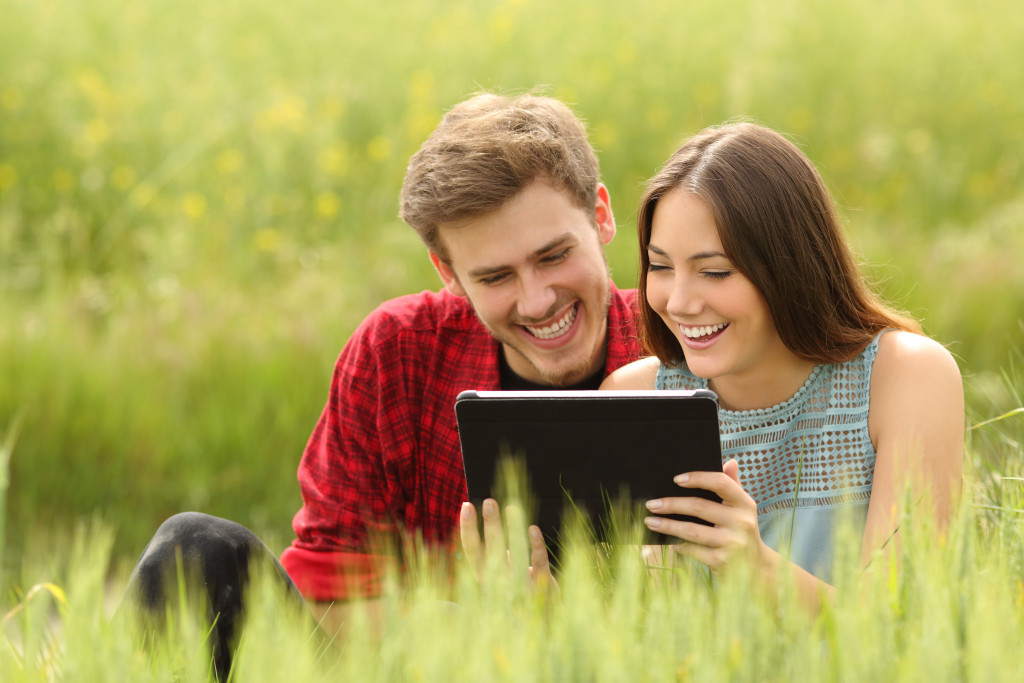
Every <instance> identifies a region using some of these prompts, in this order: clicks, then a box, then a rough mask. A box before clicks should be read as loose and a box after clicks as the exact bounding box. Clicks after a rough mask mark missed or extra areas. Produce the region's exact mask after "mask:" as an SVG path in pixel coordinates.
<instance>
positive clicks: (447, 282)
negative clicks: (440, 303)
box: [427, 251, 466, 296]
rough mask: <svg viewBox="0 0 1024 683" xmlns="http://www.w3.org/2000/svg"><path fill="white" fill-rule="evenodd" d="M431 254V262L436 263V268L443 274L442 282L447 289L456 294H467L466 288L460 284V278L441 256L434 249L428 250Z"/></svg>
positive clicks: (438, 272) (439, 273)
mask: <svg viewBox="0 0 1024 683" xmlns="http://www.w3.org/2000/svg"><path fill="white" fill-rule="evenodd" d="M427 253H429V254H430V262H431V263H433V264H434V270H436V271H437V274H438V275H440V276H441V282H443V283H444V287H445V289H447V290H448V291H449V292H451V293H452V294H454V295H455V296H466V290H464V289H463V288H462V285H461V284H459V279H458V278H457V277H455V273H453V272H452V269H451V268H449V267H448V264H447V263H445V262H444V261H443V260H442V259H441V257H440V256H438V255H437V254H436V253H435V252H433V251H428V252H427Z"/></svg>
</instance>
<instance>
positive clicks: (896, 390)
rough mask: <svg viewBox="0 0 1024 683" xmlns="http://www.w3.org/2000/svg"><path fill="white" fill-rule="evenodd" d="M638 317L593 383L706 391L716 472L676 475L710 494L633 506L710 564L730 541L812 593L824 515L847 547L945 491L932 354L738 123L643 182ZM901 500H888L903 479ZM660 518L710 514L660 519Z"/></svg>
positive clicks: (828, 210)
mask: <svg viewBox="0 0 1024 683" xmlns="http://www.w3.org/2000/svg"><path fill="white" fill-rule="evenodd" d="M637 225H638V236H639V241H640V257H641V265H642V267H641V275H640V287H639V289H640V292H639V293H640V327H641V336H642V340H643V342H644V344H645V346H646V348H647V349H648V350H649V351H650V352H651V353H653V354H654V356H653V357H651V358H646V359H643V360H640V361H637V362H635V363H632V364H630V365H627V366H625V367H623V368H621V369H620V370H618V371H617V372H615V373H613V374H612V375H610V376H609V377H608V378H607V379H606V380H605V382H604V384H603V385H602V388H606V389H651V388H658V389H677V388H678V389H687V388H698V387H707V388H710V389H711V390H713V391H715V392H716V393H717V394H718V397H719V403H720V407H721V412H720V423H721V432H722V449H723V461H725V465H724V468H723V469H724V472H720V473H712V472H690V473H684V474H681V475H680V476H679V477H677V478H676V483H677V484H678V485H679V486H681V487H685V488H703V489H708V490H711V491H713V492H715V493H717V494H718V495H719V496H720V497H721V499H722V502H721V503H715V502H710V501H706V500H703V499H699V498H693V497H679V498H665V499H661V500H652V501H649V502H648V505H647V507H648V509H649V510H650V512H651V513H652V515H651V516H650V517H649V518H648V519H647V520H646V521H647V525H648V526H649V527H650V528H651V529H655V530H657V531H660V532H663V533H667V534H670V535H672V536H675V537H678V538H679V539H680V543H679V544H678V545H677V546H673V547H674V548H675V549H676V550H677V551H678V552H680V553H681V554H683V555H688V556H691V557H693V558H695V559H697V560H699V561H701V562H703V563H705V564H707V565H708V566H709V567H711V569H712V571H714V572H716V573H717V572H721V571H722V570H724V569H725V568H726V567H727V566H728V565H729V564H730V562H732V561H733V560H734V559H735V558H736V557H737V556H739V555H741V554H746V555H748V556H749V558H750V560H751V561H752V562H753V563H754V564H753V566H754V568H755V570H756V571H757V572H758V573H759V574H760V575H762V576H764V577H765V578H766V580H768V581H775V580H777V579H778V578H780V577H781V574H782V573H783V572H789V573H791V574H792V575H793V577H794V579H795V580H796V585H797V586H798V590H799V592H800V593H801V594H802V595H803V596H804V597H805V598H806V599H807V601H808V602H809V603H811V604H812V605H816V604H818V601H819V600H820V599H821V597H822V594H823V592H824V593H828V592H829V591H831V590H832V588H831V586H829V585H828V583H827V582H828V581H829V580H830V578H831V559H832V554H833V540H834V539H833V537H834V534H835V531H836V528H837V525H838V521H839V520H840V519H841V518H845V516H847V515H852V517H853V518H854V520H855V521H856V522H857V523H859V524H863V530H864V536H863V545H862V550H861V557H862V560H863V561H864V562H866V561H867V560H868V559H869V557H870V556H871V555H872V554H873V553H874V552H875V551H876V550H878V549H879V548H880V547H882V546H883V544H884V543H885V542H886V540H887V539H889V538H890V537H891V536H892V534H893V532H894V530H895V529H896V528H897V527H898V525H899V515H900V514H903V513H906V512H910V514H920V513H921V512H923V511H928V512H929V514H934V515H935V517H936V518H937V519H938V520H939V521H940V523H941V522H942V521H944V520H946V519H948V517H949V516H950V514H951V511H952V509H953V507H954V505H955V499H956V495H957V492H958V490H959V485H960V478H961V459H962V455H963V434H964V432H963V428H964V406H963V387H962V382H961V379H960V372H959V370H958V368H957V365H956V363H955V361H954V360H953V358H952V356H951V355H950V354H949V352H947V351H946V349H945V348H943V347H942V346H941V345H939V344H938V343H936V342H935V341H932V340H930V339H928V338H927V337H924V336H922V335H921V334H920V327H919V326H918V325H917V324H916V323H915V322H913V321H911V320H909V319H907V318H906V317H904V316H902V315H900V314H898V313H896V312H895V311H893V310H891V309H889V308H887V307H886V306H885V305H883V304H882V303H881V302H880V301H879V299H878V298H877V297H876V296H875V295H874V294H872V293H871V292H870V291H869V289H868V287H867V286H866V285H865V283H864V280H863V278H862V277H861V275H860V274H859V273H858V270H857V267H856V264H855V261H854V259H853V257H852V254H851V251H850V249H849V247H848V245H847V244H846V242H845V240H844V238H843V235H842V232H841V229H840V225H839V219H838V216H837V213H836V210H835V207H834V205H833V202H832V200H831V197H830V196H829V194H828V191H827V190H826V188H825V186H824V183H823V182H822V180H821V177H820V176H819V175H818V173H817V171H816V170H815V168H814V166H813V165H812V164H811V162H810V161H809V160H808V159H807V157H806V156H804V154H803V153H802V152H801V151H800V150H799V149H797V147H796V146H795V145H793V144H792V143H790V142H789V141H788V140H786V139H785V138H784V137H782V136H781V135H779V134H778V133H775V132H774V131H771V130H769V129H767V128H764V127H761V126H758V125H754V124H750V123H739V124H732V125H726V126H721V127H716V128H710V129H708V130H705V131H703V132H702V133H700V134H698V135H696V136H695V137H693V138H691V139H690V140H689V141H687V142H686V143H685V144H684V145H683V146H682V147H681V148H680V149H679V150H678V151H676V153H675V154H673V155H672V157H671V158H670V159H669V160H668V162H667V163H666V165H665V166H664V168H663V169H662V170H661V171H660V172H659V173H658V174H657V176H655V177H654V178H653V179H652V180H651V181H650V183H649V184H648V188H647V192H646V193H645V195H644V197H643V200H642V202H641V206H640V210H639V212H638V216H637ZM908 486H909V487H910V488H911V490H912V493H913V495H912V496H911V497H912V499H913V500H915V501H917V500H918V499H921V500H923V501H925V502H922V503H920V504H919V505H918V506H917V507H916V508H915V509H914V510H912V511H902V512H900V511H898V510H897V503H898V502H899V501H901V500H902V499H903V494H904V491H905V487H908ZM671 513H677V514H685V515H692V516H696V517H700V518H702V519H704V520H706V521H707V522H709V523H710V524H711V525H712V526H705V525H700V524H693V523H686V522H681V521H676V520H672V519H669V518H666V517H664V516H663V515H666V514H671Z"/></svg>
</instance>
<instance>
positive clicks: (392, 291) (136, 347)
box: [0, 0, 1024, 575]
mask: <svg viewBox="0 0 1024 683" xmlns="http://www.w3.org/2000/svg"><path fill="white" fill-rule="evenodd" d="M0 16H2V17H3V20H2V21H0V428H6V427H7V425H9V424H10V423H11V418H12V417H13V416H14V415H16V414H20V415H21V416H22V419H21V422H20V425H21V429H20V437H19V440H18V443H17V449H16V451H15V453H14V457H13V459H12V461H11V479H10V481H11V485H10V488H9V489H8V490H7V492H6V495H7V506H6V511H7V535H6V538H7V546H6V547H5V551H7V552H5V555H4V558H3V560H2V563H3V565H4V566H5V567H6V568H7V569H8V570H9V571H10V570H13V569H15V568H18V567H21V566H22V562H23V560H24V559H25V558H31V557H33V556H43V557H45V556H48V555H49V554H51V553H52V552H53V547H51V544H52V540H51V539H53V538H55V537H56V536H55V535H54V534H53V532H52V530H53V529H54V528H55V527H56V528H57V529H62V530H64V531H68V530H70V529H73V528H74V526H75V524H76V523H77V520H79V519H82V518H89V517H92V516H93V515H94V514H99V515H100V516H102V517H103V518H105V519H107V520H108V521H110V522H111V523H112V525H113V526H114V527H115V528H116V537H115V538H114V540H113V541H112V543H113V550H112V558H111V560H112V562H113V564H114V565H115V566H116V565H117V564H119V563H120V562H122V561H124V560H126V559H127V560H129V561H130V560H131V559H132V558H134V557H136V556H137V555H138V553H139V552H140V551H141V549H142V547H143V545H144V543H145V542H146V540H147V539H148V538H149V536H150V534H151V533H152V531H153V530H154V529H155V528H156V526H157V525H158V524H159V523H160V522H161V521H162V520H163V519H164V518H166V517H167V516H168V515H169V514H171V513H173V512H178V511H181V510H185V509H201V510H203V511H205V512H211V513H213V514H217V515H221V516H225V517H229V518H231V519H235V520H237V521H239V522H241V523H243V524H245V525H247V526H249V527H250V528H253V529H254V530H255V531H257V532H258V533H260V534H261V535H262V536H264V537H265V538H267V540H268V541H269V542H270V543H271V545H272V547H276V548H280V547H281V545H282V544H283V543H285V542H287V539H288V538H289V537H290V528H289V521H290V519H291V516H292V514H293V513H294V512H295V510H296V509H297V508H298V505H299V496H298V487H297V485H296V483H295V475H294V473H295V468H296V465H297V462H298V458H299V454H300V453H301V450H302V447H303V445H304V443H305V441H306V439H307V437H308V435H309V433H310V431H311V429H312V427H313V424H314V422H315V420H316V417H317V415H318V412H319V410H320V407H321V406H322V404H323V400H324V397H325V394H326V390H327V381H328V376H329V372H330V368H331V364H332V362H333V360H334V358H335V356H336V354H337V352H338V351H339V350H340V348H341V347H342V345H343V344H344V342H345V340H346V339H347V337H348V335H349V334H350V333H351V331H352V330H353V329H354V327H355V325H356V324H357V323H358V321H359V320H360V319H361V318H362V317H363V316H364V315H365V314H366V313H367V312H368V311H369V310H370V309H371V308H372V307H373V306H374V305H376V303H378V302H379V301H380V300H382V299H384V298H386V297H390V296H394V295H398V294H402V293H406V292H409V291H415V290H418V289H421V288H434V287H436V285H437V280H436V277H435V275H434V274H433V271H432V269H431V267H430V266H429V264H428V261H427V259H426V258H425V254H424V253H423V249H422V247H421V245H420V244H419V243H418V242H417V240H416V238H415V236H414V235H413V233H412V231H411V230H409V229H408V228H407V227H405V226H404V225H402V224H401V222H400V221H399V220H398V218H397V202H396V197H397V193H398V188H399V186H400V183H401V178H402V173H403V171H404V168H405V163H406V160H407V158H408V156H409V155H410V154H411V153H412V152H413V151H414V150H415V149H416V148H417V147H418V145H419V144H420V143H421V142H422V140H423V139H424V137H425V136H426V135H427V134H428V133H429V131H430V130H431V129H432V128H433V127H434V125H435V124H436V122H437V120H438V119H439V117H440V116H441V114H442V112H443V111H444V110H445V109H446V108H447V107H449V106H451V105H452V104H453V103H455V102H456V101H458V100H460V99H462V98H463V97H465V96H466V95H468V94H469V93H471V92H473V91H475V90H477V89H482V88H486V89H497V90H502V91H522V90H529V89H532V88H535V87H537V86H538V85H540V86H543V87H544V89H545V91H546V92H548V93H550V94H553V95H556V96H558V97H562V98H564V99H565V100H567V101H568V102H570V103H571V104H573V105H574V107H575V109H576V110H577V111H578V112H579V113H580V114H581V115H582V116H583V117H584V118H585V119H586V120H587V122H588V124H589V126H590V130H591V133H592V139H593V141H594V143H595V145H596V147H597V148H598V150H599V154H600V157H601V160H602V168H603V174H604V180H605V182H606V183H607V184H608V186H609V188H610V189H611V192H612V197H613V206H614V207H615V210H616V214H617V216H618V218H619V228H620V232H621V234H620V235H619V237H618V239H617V240H615V242H613V244H612V245H611V246H610V247H609V261H610V263H611V265H612V267H613V272H614V275H615V278H616V280H617V282H618V284H620V285H621V286H629V285H631V284H632V283H633V282H634V280H635V268H636V266H635V261H636V248H635V245H634V239H633V229H632V226H631V221H632V219H633V215H634V206H635V203H636V200H637V198H638V196H639V194H640V192H641V185H642V182H643V179H644V178H646V177H649V176H650V175H651V174H652V173H653V172H654V171H655V169H656V168H657V167H658V166H659V165H660V163H661V162H662V161H663V160H664V159H665V158H667V157H668V155H669V153H670V152H671V151H672V150H673V149H674V148H675V146H676V145H677V144H678V143H679V142H680V141H681V140H682V139H683V138H684V137H685V136H686V135H688V134H691V133H693V132H695V131H697V130H698V129H700V128H701V127H703V126H705V125H709V124H714V123H718V122H721V121H724V120H727V119H730V118H733V117H738V116H747V117H752V118H754V119H756V120H759V121H762V122H764V123H766V124H768V125H771V126H774V127H776V128H778V129H780V130H782V131H784V132H786V133H789V134H790V135H792V136H793V137H794V139H796V140H797V141H798V142H799V143H800V144H801V145H802V146H803V148H804V149H805V150H807V152H808V154H809V155H810V156H811V158H812V159H813V160H814V161H815V163H816V164H818V166H819V168H820V169H821V171H822V173H823V174H824V176H825V177H826V179H827V180H828V182H829V183H830V185H831V187H832V188H833V189H834V190H835V194H836V196H837V199H838V200H839V203H840V205H841V209H842V211H843V213H844V215H845V216H846V218H847V222H848V227H849V233H850V236H851V238H852V240H853V242H854V244H855V246H856V247H857V249H858V252H859V253H860V254H862V255H863V256H864V258H865V259H866V260H867V261H869V262H871V263H873V264H875V265H874V266H873V267H871V269H870V273H871V274H872V276H873V277H875V278H876V279H878V280H880V281H881V282H882V286H883V288H884V291H885V292H886V294H887V295H888V296H890V297H891V298H892V299H893V300H895V301H897V302H899V303H900V304H902V305H905V306H906V307H907V308H909V309H910V310H911V312H913V313H914V314H916V315H919V316H921V317H922V318H923V319H924V322H925V325H926V328H927V329H928V331H929V332H930V333H931V334H933V335H935V336H936V337H937V338H938V339H940V340H941V341H943V342H944V343H948V344H950V346H951V348H952V349H953V351H954V352H955V353H956V354H957V355H958V357H959V358H960V360H961V364H962V368H963V370H964V373H965V376H967V378H968V389H969V396H970V398H971V401H970V405H971V409H972V413H973V415H974V417H975V418H976V419H975V421H981V420H982V419H987V418H990V417H993V416H996V415H1001V414H1003V413H1005V412H1007V411H1009V410H1012V409H1014V408H1017V407H1019V406H1021V405H1024V403H1022V402H1021V401H1020V399H1019V397H1016V398H1015V397H1014V396H1012V395H1011V394H1010V393H1009V392H1008V391H1007V389H1006V388H1005V385H1004V383H1002V382H1001V381H1000V378H999V368H1001V367H1002V366H1003V365H1004V364H1005V363H1006V359H1007V358H1008V357H1009V353H1010V349H1013V348H1015V347H1020V346H1024V329H1022V328H1021V327H1020V325H1019V324H1018V321H1019V319H1020V311H1021V305H1020V304H1021V302H1022V301H1024V280H1022V277H1024V269H1021V268H1019V267H1017V263H1016V260H1017V258H1018V255H1019V254H1021V253H1024V230H1021V224H1022V222H1024V220H1022V217H1024V188H1022V186H1021V183H1020V180H1019V179H1020V177H1021V176H1022V171H1021V166H1020V164H1021V157H1020V154H1019V150H1020V149H1022V148H1024V140H1022V137H1024V129H1022V127H1021V126H1020V125H1019V124H1020V121H1021V120H1024V94H1022V92H1024V91H1022V90H1021V88H1020V87H1019V84H1020V83H1022V82H1024V73H1022V70H1024V62H1022V60H1020V59H1018V58H1017V57H1016V55H1017V52H1018V50H1017V43H1018V41H1019V36H1020V35H1022V33H1024V13H1021V12H1019V11H1017V5H1016V3H1015V2H1012V0H987V1H985V2H981V3H974V4H965V3H961V2H957V1H955V0H933V1H929V2H923V1H922V0H916V1H915V0H905V1H899V2H884V3H883V2H877V1H875V0H868V1H866V2H858V3H853V2H850V3H833V2H823V1H820V0H807V1H801V0H783V1H782V2H766V1H762V0H739V1H738V2H734V3H730V4H728V5H723V4H722V3H711V2H703V1H699V2H684V3H679V2H670V1H669V0H637V1H636V2H631V3H626V4H623V3H601V2H593V1H587V2H584V1H582V0H566V1H565V2H559V3H554V4H552V3H542V2H539V1H538V0H509V1H497V2H487V3H481V2H476V1H472V0H445V1H444V2H441V1H436V0H428V1H425V2H394V3H383V4H381V3H359V2H351V1H346V0H342V1H341V2H324V1H323V0H298V2H293V3H280V2H269V1H268V0H223V1H220V2H215V3H209V2H199V1H197V0H179V1H176V2H170V1H169V0H152V1H150V2H144V3H132V4H130V5H125V4H124V3H116V2H112V1H111V0H96V1H94V2H72V1H70V0H0ZM978 434H979V435H978V437H977V438H976V439H975V448H974V451H973V452H974V454H975V456H974V457H975V458H976V459H977V460H978V461H979V462H980V463H981V465H980V467H981V469H982V470H983V472H985V474H983V475H982V476H981V480H982V481H984V482H989V483H988V484H987V485H988V486H989V488H988V489H987V491H988V493H990V494H991V495H992V497H993V503H992V504H993V505H994V506H996V507H999V506H1004V505H1005V501H1003V499H1002V498H1000V496H1004V495H1007V492H1008V491H1010V490H1012V489H1013V486H1015V485H1016V484H1014V483H1013V482H1012V480H1004V479H999V476H1000V475H998V474H996V473H994V472H992V473H988V472H989V470H988V469H986V467H988V468H989V469H991V468H998V467H999V465H997V464H995V463H1001V462H1004V460H1003V457H1002V456H1003V455H1004V454H1005V453H1008V452H1011V451H1012V452H1016V453H1019V443H1020V440H1019V439H1017V440H1016V442H1015V443H1007V442H1004V441H1000V440H999V439H994V438H990V437H988V436H984V435H983V432H979V433H978ZM989 449H991V450H989ZM1014 449H1016V450H1014ZM985 463H988V465H985ZM1002 474H1005V472H1003V473H1002ZM991 482H997V483H991ZM1001 533H1010V534H1011V535H1012V534H1013V533H1016V532H1011V530H1007V529H1004V530H1003V532H1001ZM1008 542H1009V541H1008ZM1017 554H1018V556H1019V554H1020V553H1019V551H1018V552H1017ZM1015 561H1017V562H1019V560H1015ZM1014 566H1019V565H1014ZM8 575H13V572H11V573H9V574H8Z"/></svg>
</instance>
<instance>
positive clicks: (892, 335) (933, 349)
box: [875, 330, 960, 378]
mask: <svg viewBox="0 0 1024 683" xmlns="http://www.w3.org/2000/svg"><path fill="white" fill-rule="evenodd" d="M879 371H881V372H882V374H883V375H888V374H895V375H915V374H919V373H934V372H939V373H942V374H947V375H951V374H955V375H956V377H957V378H959V377H960V369H959V368H958V367H957V364H956V360H955V359H954V358H953V354H951V353H950V352H949V350H948V349H947V348H946V347H945V346H943V345H942V344H940V343H939V342H937V341H935V340H934V339H932V338H930V337H926V336H924V335H921V334H916V333H914V332H905V331H903V330H892V331H890V332H887V333H885V334H883V335H882V336H881V337H880V338H879V340H878V352H877V354H876V356H875V372H876V373H877V372H879Z"/></svg>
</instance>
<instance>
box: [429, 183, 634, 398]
mask: <svg viewBox="0 0 1024 683" xmlns="http://www.w3.org/2000/svg"><path fill="white" fill-rule="evenodd" d="M595 224H596V227H595ZM439 232H440V238H441V241H442V243H443V244H444V245H445V247H446V248H447V251H448V263H444V262H442V261H441V260H440V259H439V258H438V257H437V255H436V254H433V253H431V255H430V256H431V259H432V260H433V262H434V265H435V267H436V268H437V270H438V273H439V274H440V275H441V279H442V280H443V281H444V283H445V286H446V287H447V288H448V290H449V291H451V292H452V293H453V294H456V295H458V296H465V297H466V298H468V299H469V302H470V303H471V304H472V306H473V309H474V310H475V311H476V314H477V316H478V317H479V318H480V321H481V322H483V324H484V325H485V326H486V327H487V329H488V330H490V332H491V334H492V335H494V337H495V338H496V339H497V340H498V341H499V342H501V344H502V346H503V347H504V350H505V357H506V359H507V360H508V363H509V366H510V367H511V368H512V370H513V371H514V372H515V373H516V374H517V375H519V376H520V377H523V378H524V379H527V380H530V381H533V382H537V383H541V384H550V385H554V386H564V385H567V384H573V383H575V382H578V381H580V380H582V379H585V378H586V377H587V376H589V375H590V374H592V373H594V372H596V371H597V370H598V369H599V368H600V367H601V365H602V364H603V363H604V362H605V355H606V351H607V325H608V305H609V301H610V291H609V289H610V287H609V284H608V282H609V273H608V264H607V262H606V261H605V256H604V249H603V245H605V244H607V243H608V242H609V241H611V239H612V237H614V236H615V219H614V218H613V216H612V212H611V205H610V203H609V198H608V191H607V190H606V189H605V188H604V186H603V185H602V186H600V187H599V192H598V201H597V203H596V205H595V207H594V209H593V211H584V210H583V209H580V208H579V207H577V206H576V205H575V204H574V203H573V201H572V199H571V198H570V197H569V195H568V194H567V193H566V192H564V191H562V190H558V189H555V188H553V187H551V186H550V185H548V184H547V183H545V182H543V181H534V182H533V184H531V185H529V186H527V187H526V188H525V189H524V190H523V191H522V192H520V193H519V194H518V195H516V196H515V197H513V198H512V199H511V200H509V201H508V202H506V203H505V204H504V205H503V206H502V207H501V208H499V209H497V210H496V211H492V212H490V213H486V214H483V215H482V216H478V217H476V218H473V219H470V220H468V221H465V222H461V223H445V224H442V225H441V226H440V231H439Z"/></svg>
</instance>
